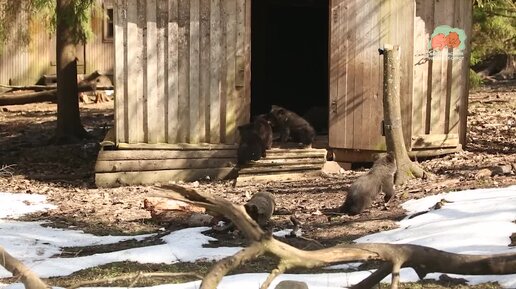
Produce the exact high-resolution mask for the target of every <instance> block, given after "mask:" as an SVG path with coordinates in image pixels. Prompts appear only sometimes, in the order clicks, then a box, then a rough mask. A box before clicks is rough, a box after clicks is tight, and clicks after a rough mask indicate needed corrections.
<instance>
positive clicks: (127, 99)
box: [115, 0, 251, 144]
mask: <svg viewBox="0 0 516 289" xmlns="http://www.w3.org/2000/svg"><path fill="white" fill-rule="evenodd" d="M115 10H116V13H115V15H116V17H115V31H116V33H115V51H116V55H115V85H116V96H117V99H116V102H115V111H116V113H115V127H116V140H117V143H129V144H136V143H148V144H156V143H169V144H175V143H191V144H202V143H215V144H216V143H222V144H234V143H235V141H236V127H237V126H238V125H240V124H242V123H245V122H247V121H249V111H250V109H249V105H250V95H249V93H248V91H249V85H250V66H249V62H250V12H251V11H250V1H246V0H224V1H222V0H152V1H144V0H116V2H115Z"/></svg>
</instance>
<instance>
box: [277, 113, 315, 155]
mask: <svg viewBox="0 0 516 289" xmlns="http://www.w3.org/2000/svg"><path fill="white" fill-rule="evenodd" d="M269 119H270V120H271V125H272V127H273V128H275V129H277V130H278V131H279V133H280V141H281V142H282V143H285V142H287V141H289V140H292V141H294V142H298V143H302V144H304V145H306V146H310V145H311V144H312V142H313V141H314V138H315V129H314V128H313V127H312V125H310V123H308V121H306V120H305V119H304V118H302V117H300V116H299V115H297V114H296V113H295V112H292V111H290V110H288V109H285V108H283V107H281V106H277V105H273V106H272V109H271V111H270V113H269Z"/></svg>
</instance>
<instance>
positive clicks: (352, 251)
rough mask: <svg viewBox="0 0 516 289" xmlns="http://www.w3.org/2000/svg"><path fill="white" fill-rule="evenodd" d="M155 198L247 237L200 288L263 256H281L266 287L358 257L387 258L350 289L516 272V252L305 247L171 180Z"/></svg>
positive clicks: (228, 205)
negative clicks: (411, 277) (293, 273)
mask: <svg viewBox="0 0 516 289" xmlns="http://www.w3.org/2000/svg"><path fill="white" fill-rule="evenodd" d="M156 189H157V191H156V192H155V193H154V196H159V197H165V198H170V199H175V200H181V201H184V202H188V203H191V204H194V205H198V206H201V207H204V208H206V209H207V211H208V212H211V213H212V214H220V215H224V216H225V217H227V218H228V219H230V220H231V221H232V222H233V223H234V224H235V225H236V226H237V227H238V228H239V229H240V230H241V231H242V232H243V234H244V235H245V236H246V238H247V240H248V241H249V243H250V244H249V246H248V247H246V248H244V249H242V250H241V251H239V252H238V253H236V254H235V255H233V256H230V257H227V258H225V259H222V260H221V261H219V262H218V263H216V264H215V265H214V266H213V268H212V269H211V270H210V272H208V274H207V275H206V276H205V277H204V279H203V281H202V283H201V289H215V288H217V285H218V284H219V283H220V281H221V280H222V278H223V277H224V276H225V275H226V274H227V273H228V272H230V271H231V270H232V269H235V268H237V267H238V266H240V265H241V264H243V263H245V262H247V261H250V260H253V259H256V258H257V257H259V256H261V255H264V254H267V253H268V254H272V255H275V256H277V257H279V259H280V261H279V263H278V266H277V268H276V269H274V270H273V271H272V272H271V274H270V275H269V277H268V278H267V279H266V281H265V282H264V283H263V284H262V285H261V288H262V289H265V288H268V287H269V285H270V284H271V283H272V281H273V280H274V278H275V277H276V276H278V275H280V274H281V273H283V272H285V271H287V270H289V269H292V268H316V267H322V266H327V265H334V264H340V263H349V262H357V261H373V260H377V261H384V262H385V263H384V265H382V267H381V268H379V269H378V270H376V271H375V272H374V273H373V274H371V275H370V276H369V277H367V278H366V279H364V280H363V281H361V282H360V283H358V284H355V285H353V286H352V287H351V288H352V289H365V288H371V287H372V286H374V285H376V284H378V283H379V282H380V281H381V280H382V279H383V278H385V277H386V276H387V275H389V274H392V280H391V289H397V288H398V285H399V274H400V269H401V268H404V267H411V268H413V269H414V270H415V271H416V272H417V274H418V276H419V278H423V277H425V276H426V275H427V274H428V273H432V272H441V273H454V274H467V275H503V274H515V273H516V254H514V253H512V254H494V255H465V254H455V253H449V252H444V251H441V250H436V249H433V248H429V247H424V246H418V245H403V244H382V243H370V244H351V245H338V246H334V247H330V248H325V249H320V250H314V251H304V250H300V249H297V248H295V247H292V246H290V245H288V244H285V243H283V242H281V241H279V240H276V239H275V238H274V237H273V236H271V235H270V233H266V232H264V231H263V230H262V229H261V228H260V227H259V226H258V224H257V223H256V222H254V221H253V220H252V219H251V218H250V217H249V216H248V215H247V214H246V212H245V209H244V207H243V206H241V205H236V204H233V203H231V202H229V201H227V200H225V199H222V198H219V197H215V196H211V195H208V194H203V193H200V192H197V191H196V190H194V189H190V188H185V187H182V186H179V185H175V184H170V185H162V186H160V187H156Z"/></svg>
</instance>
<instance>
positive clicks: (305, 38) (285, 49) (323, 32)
mask: <svg viewBox="0 0 516 289" xmlns="http://www.w3.org/2000/svg"><path fill="white" fill-rule="evenodd" d="M251 19H252V22H251V27H252V30H251V45H252V47H251V57H252V60H251V95H252V99H251V115H252V116H254V115H257V114H261V113H266V112H268V111H269V110H270V107H271V105H272V104H276V105H280V106H283V107H285V108H288V109H290V110H292V111H294V112H296V113H298V114H299V115H304V114H305V113H306V112H307V111H308V110H309V109H310V108H312V107H324V109H322V111H325V113H326V115H325V116H322V118H324V119H327V111H328V34H329V33H328V27H329V23H328V0H258V1H252V14H251ZM320 111H321V109H320ZM326 130H327V124H326Z"/></svg>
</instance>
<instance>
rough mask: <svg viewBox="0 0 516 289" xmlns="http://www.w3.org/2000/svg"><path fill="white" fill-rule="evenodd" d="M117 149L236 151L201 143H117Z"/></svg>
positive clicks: (218, 145) (228, 146)
mask: <svg viewBox="0 0 516 289" xmlns="http://www.w3.org/2000/svg"><path fill="white" fill-rule="evenodd" d="M118 148H120V149H125V150H160V149H161V150H173V149H177V150H235V152H236V149H237V146H236V145H227V144H209V143H201V144H189V143H178V144H166V143H158V144H147V143H134V144H128V143H119V144H118Z"/></svg>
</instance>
